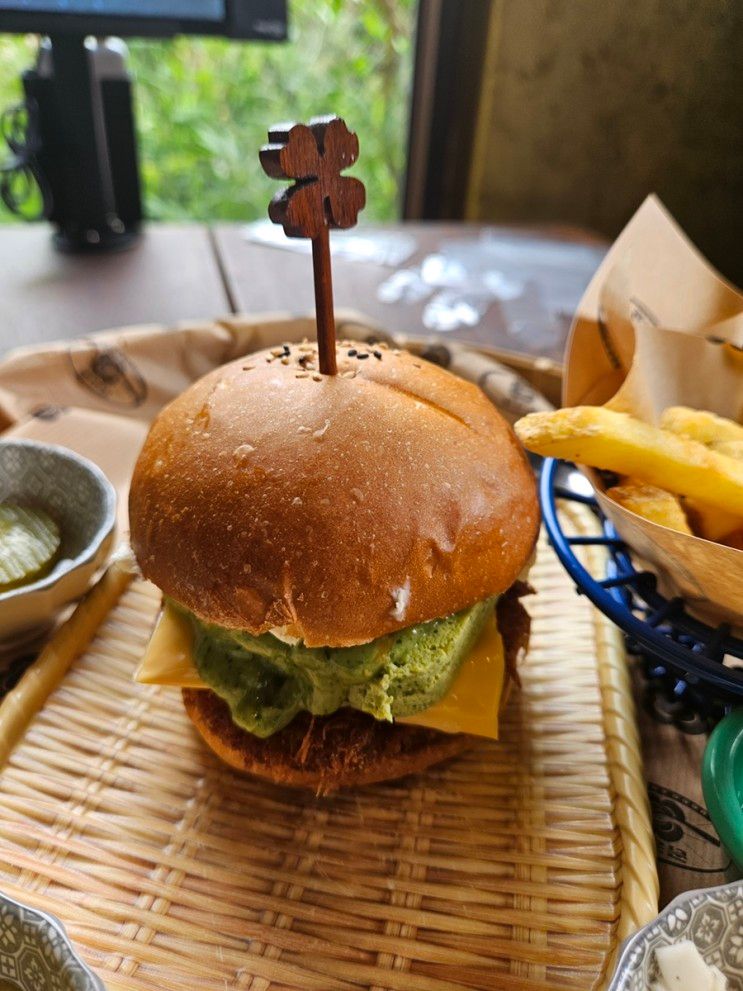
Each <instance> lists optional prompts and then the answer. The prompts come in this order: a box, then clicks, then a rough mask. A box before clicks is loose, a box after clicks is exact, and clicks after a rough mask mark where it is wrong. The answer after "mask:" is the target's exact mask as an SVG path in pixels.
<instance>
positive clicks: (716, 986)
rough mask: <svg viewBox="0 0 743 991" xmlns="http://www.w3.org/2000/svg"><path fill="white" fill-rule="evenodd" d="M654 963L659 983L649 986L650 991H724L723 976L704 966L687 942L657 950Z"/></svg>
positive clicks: (725, 983) (700, 957) (672, 944)
mask: <svg viewBox="0 0 743 991" xmlns="http://www.w3.org/2000/svg"><path fill="white" fill-rule="evenodd" d="M655 960H656V963H657V964H658V970H659V971H660V980H658V981H654V982H653V983H652V984H651V985H650V991H727V986H728V982H727V979H726V978H725V975H724V974H723V973H722V972H721V971H720V970H718V968H717V967H713V966H711V965H709V964H707V963H705V962H704V958H703V957H702V955H701V953H700V952H699V950H698V949H697V948H696V946H695V945H694V943H692V941H691V940H690V939H681V940H679V941H678V942H677V943H670V944H669V945H668V946H661V947H659V948H658V949H657V950H656V951H655Z"/></svg>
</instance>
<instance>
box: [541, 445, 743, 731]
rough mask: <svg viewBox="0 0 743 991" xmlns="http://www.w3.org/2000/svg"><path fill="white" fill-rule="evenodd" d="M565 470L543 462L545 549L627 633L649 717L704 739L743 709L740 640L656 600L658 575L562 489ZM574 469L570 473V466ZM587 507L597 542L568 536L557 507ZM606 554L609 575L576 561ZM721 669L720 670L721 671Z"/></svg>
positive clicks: (675, 603)
mask: <svg viewBox="0 0 743 991" xmlns="http://www.w3.org/2000/svg"><path fill="white" fill-rule="evenodd" d="M565 467H567V466H566V465H565V464H564V463H563V462H560V461H557V460H555V459H554V458H548V459H546V460H545V461H544V463H543V465H542V468H541V473H540V481H539V500H540V503H541V507H542V515H543V518H544V524H545V527H546V529H547V534H548V536H549V540H550V543H551V544H552V546H553V548H554V550H555V553H556V554H557V556H558V558H559V559H560V561H561V562H562V564H563V565H564V567H565V569H566V570H567V572H568V574H569V575H570V577H571V578H572V579H573V581H574V582H575V584H576V586H577V590H578V592H579V593H581V594H583V595H586V596H587V597H588V598H589V599H590V600H591V602H593V604H594V605H595V606H597V608H599V609H600V610H601V612H603V613H604V614H605V615H606V616H608V617H609V618H610V619H611V620H612V621H613V622H614V623H616V625H617V626H618V627H619V628H620V629H621V630H622V631H623V632H624V634H625V637H626V641H627V649H628V650H629V651H630V652H631V653H634V654H638V655H639V656H640V657H641V659H642V663H643V667H644V672H645V676H646V678H647V690H646V701H647V704H648V705H649V706H650V707H651V708H652V709H653V712H654V715H655V716H656V717H657V718H659V719H661V720H663V721H664V722H670V723H675V724H677V725H678V726H679V727H680V728H682V729H684V730H685V731H687V732H690V733H703V732H706V731H707V730H708V729H709V728H710V727H711V725H713V724H714V723H715V722H717V720H718V719H720V718H721V717H722V716H723V715H725V713H726V712H727V711H728V710H729V709H731V708H732V707H733V706H735V705H742V704H743V665H739V664H737V662H739V661H741V662H743V640H741V639H740V638H738V637H735V636H733V635H732V633H731V631H730V627H729V626H728V625H727V624H725V623H722V624H720V625H719V626H715V627H713V626H708V625H707V624H705V623H702V622H700V621H699V620H698V619H695V618H694V617H693V616H691V615H689V613H688V612H687V611H686V609H685V608H684V602H683V600H682V599H680V598H674V599H666V598H664V596H662V595H661V594H660V592H658V589H657V581H656V578H655V575H653V574H651V573H650V572H649V571H643V570H638V569H637V568H636V567H635V565H634V563H633V561H632V557H631V553H630V550H629V548H628V547H627V545H626V544H625V543H624V541H623V540H622V539H621V538H620V537H619V535H618V534H617V532H616V530H615V529H614V526H613V525H612V523H611V522H610V521H609V520H608V519H606V517H605V516H604V515H603V513H602V512H601V509H600V507H599V504H598V502H597V501H596V499H595V498H594V497H593V496H591V495H583V494H581V493H578V492H576V491H575V490H574V489H572V488H568V487H566V486H565V485H563V484H561V483H560V476H561V475H563V474H564V469H565ZM569 467H571V468H572V466H569ZM558 499H566V500H569V501H572V502H579V503H582V504H584V505H586V506H588V507H589V508H590V509H591V510H592V512H593V513H595V515H596V517H597V519H598V521H599V523H600V525H601V534H600V535H596V536H595V537H593V536H579V537H576V536H570V535H568V534H566V533H565V531H564V530H563V527H562V522H561V520H560V516H559V513H558V507H557V500H558ZM585 544H589V545H590V544H593V545H601V546H603V547H605V548H606V550H607V553H608V557H607V565H606V574H604V575H599V576H595V575H591V574H590V573H589V572H588V570H587V569H586V568H585V567H584V566H583V564H582V563H581V562H580V561H579V560H578V558H577V556H576V554H575V548H576V546H579V545H585ZM723 662H725V663H723Z"/></svg>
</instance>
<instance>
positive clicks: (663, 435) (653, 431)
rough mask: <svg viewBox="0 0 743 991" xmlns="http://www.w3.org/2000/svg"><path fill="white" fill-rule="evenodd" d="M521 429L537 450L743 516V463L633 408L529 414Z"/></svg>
mask: <svg viewBox="0 0 743 991" xmlns="http://www.w3.org/2000/svg"><path fill="white" fill-rule="evenodd" d="M516 433H517V434H518V436H519V438H520V440H521V442H522V444H523V445H524V447H527V448H528V449H529V450H530V451H534V452H535V453H536V454H541V455H544V456H547V457H557V458H566V459H568V460H570V461H577V462H578V463H579V464H584V465H592V466H593V467H594V468H604V469H607V470H608V471H614V472H617V473H618V474H620V475H633V476H635V477H637V478H639V479H641V480H642V481H643V482H647V483H648V484H650V485H657V486H658V488H663V489H669V490H670V491H671V492H675V493H678V494H679V495H685V496H691V497H692V498H694V499H700V500H701V501H702V502H706V503H709V505H711V506H717V507H718V508H720V509H724V510H726V511H727V512H729V513H733V514H734V515H738V516H743V463H741V462H740V461H736V460H735V459H734V458H729V457H727V456H726V455H724V454H718V453H717V451H711V450H710V449H709V448H707V447H705V446H704V444H700V443H698V442H697V441H694V440H690V439H689V438H688V437H684V436H679V435H677V434H673V433H670V432H668V431H666V430H661V429H660V428H658V427H653V426H651V425H650V424H648V423H643V422H642V421H641V420H636V419H635V418H634V417H632V416H630V415H629V414H628V413H617V412H615V411H614V410H609V409H606V408H605V407H603V406H574V407H572V408H567V409H561V410H556V411H555V412H554V413H552V412H550V413H529V414H528V415H527V416H525V417H522V419H520V420H519V421H518V422H517V423H516Z"/></svg>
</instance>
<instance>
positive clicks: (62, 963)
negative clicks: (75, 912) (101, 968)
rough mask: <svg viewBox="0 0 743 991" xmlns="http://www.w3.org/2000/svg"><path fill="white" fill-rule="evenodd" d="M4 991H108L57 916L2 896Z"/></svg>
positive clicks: (1, 976) (0, 955) (0, 964)
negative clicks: (82, 958) (13, 990)
mask: <svg viewBox="0 0 743 991" xmlns="http://www.w3.org/2000/svg"><path fill="white" fill-rule="evenodd" d="M0 988H19V989H22V991H105V988H104V986H103V982H102V981H101V980H100V978H98V977H96V976H95V974H93V973H92V971H90V970H88V968H87V967H86V966H85V964H84V963H83V962H82V960H81V959H80V958H79V957H78V955H77V954H76V953H75V951H74V950H73V948H72V944H71V943H70V941H69V938H68V936H67V933H66V932H65V930H64V926H63V925H62V923H61V922H60V921H59V920H58V919H55V917H54V916H53V915H47V914H46V912H39V911H37V910H36V909H34V908H27V907H26V906H25V905H20V904H19V903H18V902H16V901H13V899H12V898H8V897H7V896H6V895H3V894H0Z"/></svg>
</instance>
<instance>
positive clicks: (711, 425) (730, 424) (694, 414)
mask: <svg viewBox="0 0 743 991" xmlns="http://www.w3.org/2000/svg"><path fill="white" fill-rule="evenodd" d="M660 426H661V429H662V430H670V431H671V433H674V434H683V435H684V436H685V437H691V439H692V440H696V441H699V443H700V444H708V445H710V446H715V445H717V444H721V443H725V442H727V441H738V442H739V443H741V444H743V426H741V425H740V424H739V423H736V422H735V421H734V420H728V419H726V417H724V416H717V414H715V413H710V412H709V410H706V409H690V408H689V407H688V406H669V407H668V409H665V410H663V413H662V415H661V418H660ZM733 457H735V455H733Z"/></svg>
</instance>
